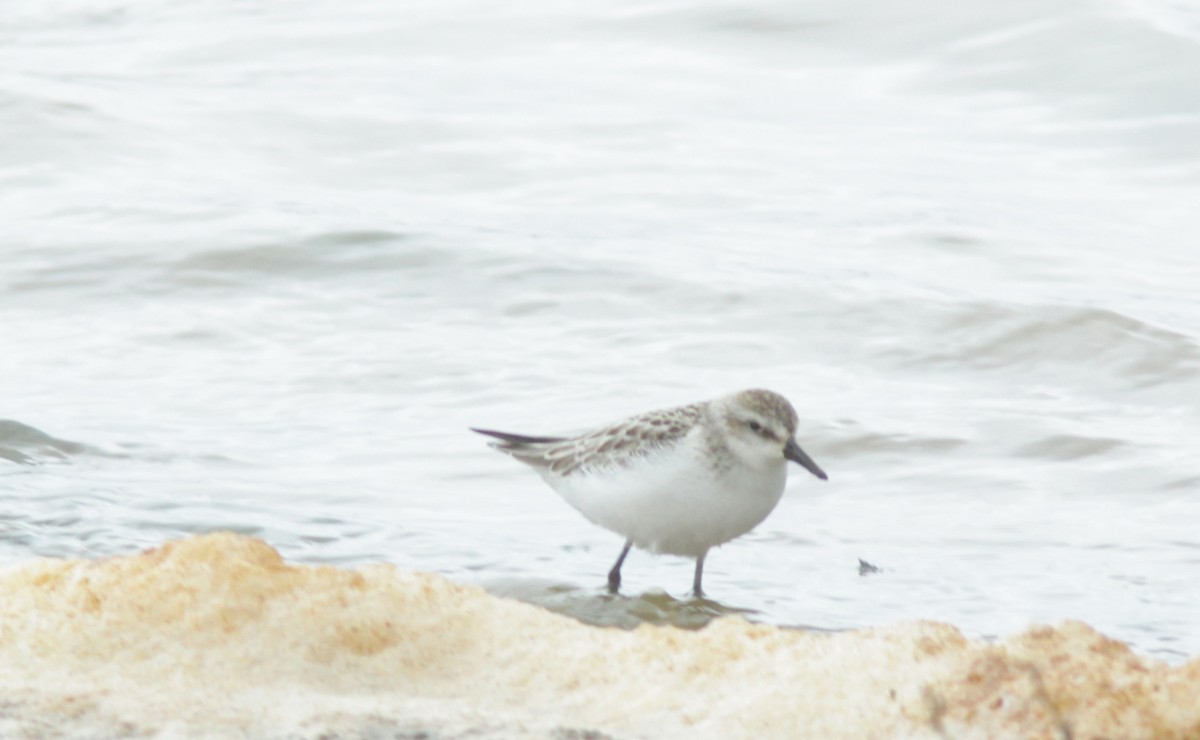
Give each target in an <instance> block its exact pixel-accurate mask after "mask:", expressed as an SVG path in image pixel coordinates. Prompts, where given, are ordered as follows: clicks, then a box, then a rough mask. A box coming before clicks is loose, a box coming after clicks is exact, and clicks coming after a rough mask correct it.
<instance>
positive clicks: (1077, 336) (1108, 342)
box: [907, 303, 1200, 387]
mask: <svg viewBox="0 0 1200 740" xmlns="http://www.w3.org/2000/svg"><path fill="white" fill-rule="evenodd" d="M937 334H938V335H939V336H941V337H942V339H943V341H941V342H940V343H939V344H937V345H935V346H936V349H934V350H933V351H928V352H921V353H920V354H918V355H917V356H915V357H914V358H913V362H914V363H920V364H930V363H940V364H945V365H953V366H957V367H961V366H969V367H974V368H978V369H987V370H992V369H1003V370H1005V371H1012V370H1021V369H1035V368H1038V367H1042V366H1066V367H1069V368H1072V369H1086V370H1087V371H1089V372H1092V373H1096V372H1099V373H1103V374H1107V375H1109V376H1111V377H1113V378H1114V379H1116V380H1118V381H1121V382H1122V384H1124V385H1129V386H1134V387H1143V386H1154V385H1158V384H1161V383H1168V382H1178V381H1183V380H1195V379H1197V378H1200V347H1198V346H1197V342H1196V339H1195V338H1193V337H1191V336H1188V335H1187V334H1183V333H1180V332H1177V331H1172V330H1170V329H1165V328H1162V327H1159V326H1155V325H1153V324H1150V323H1147V322H1145V321H1141V320H1138V319H1136V318H1133V317H1130V316H1126V315H1125V314H1122V313H1118V312H1116V311H1111V310H1107V309H1100V308H1090V307H1079V306H1028V307H1017V306H1012V305H1002V304H995V303H989V304H982V305H973V306H970V307H968V308H966V309H963V310H959V311H956V312H955V313H954V315H952V316H951V317H950V319H949V320H947V321H945V322H944V325H943V326H942V327H940V329H939V330H938V331H937ZM907 351H913V350H911V349H909V350H907Z"/></svg>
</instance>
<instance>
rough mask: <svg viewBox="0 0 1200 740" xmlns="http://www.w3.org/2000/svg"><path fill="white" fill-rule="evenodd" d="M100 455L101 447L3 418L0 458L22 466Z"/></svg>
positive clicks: (0, 434) (0, 425)
mask: <svg viewBox="0 0 1200 740" xmlns="http://www.w3.org/2000/svg"><path fill="white" fill-rule="evenodd" d="M88 454H92V455H101V454H104V453H103V452H102V451H101V450H99V449H97V448H95V447H91V446H89V445H85V444H83V443H81V442H72V441H70V440H66V439H59V438H58V437H53V436H51V435H49V434H46V433H45V432H43V431H41V430H40V429H35V428H34V427H31V426H29V425H28V424H22V423H21V422H19V421H13V420H11V419H0V459H3V460H8V461H10V462H15V463H19V464H22V465H33V464H36V463H39V462H58V461H64V460H67V459H68V458H71V457H74V456H76V455H88Z"/></svg>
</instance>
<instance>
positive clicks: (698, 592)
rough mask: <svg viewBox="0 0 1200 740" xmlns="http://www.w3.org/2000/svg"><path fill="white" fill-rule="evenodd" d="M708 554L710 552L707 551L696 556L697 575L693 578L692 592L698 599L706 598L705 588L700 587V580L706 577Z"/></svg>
mask: <svg viewBox="0 0 1200 740" xmlns="http://www.w3.org/2000/svg"><path fill="white" fill-rule="evenodd" d="M707 554H708V553H707V552H705V553H704V554H703V555H701V556H700V557H698V558H696V577H695V578H694V579H692V594H693V595H694V596H695V597H696V598H697V599H703V598H704V589H703V588H701V587H700V581H701V580H702V579H703V578H704V556H705V555H707Z"/></svg>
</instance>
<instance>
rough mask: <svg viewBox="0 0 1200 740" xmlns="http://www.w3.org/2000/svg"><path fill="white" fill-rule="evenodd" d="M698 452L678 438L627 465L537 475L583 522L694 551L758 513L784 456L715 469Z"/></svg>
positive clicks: (775, 485) (750, 522) (642, 541)
mask: <svg viewBox="0 0 1200 740" xmlns="http://www.w3.org/2000/svg"><path fill="white" fill-rule="evenodd" d="M700 453H701V450H698V449H696V448H695V447H693V446H690V445H680V446H679V447H675V448H672V449H668V450H663V451H660V452H656V453H653V454H651V455H648V456H646V457H643V458H638V459H636V460H635V461H633V463H632V464H631V465H629V466H628V467H614V468H609V469H606V470H601V471H583V470H580V471H576V472H574V473H573V474H572V475H569V476H558V475H554V474H551V473H549V472H546V473H543V477H544V478H545V480H546V482H547V483H549V484H550V486H551V487H552V488H554V490H556V491H558V493H559V494H560V495H561V496H562V497H563V498H564V499H566V501H567V503H569V504H571V505H572V506H574V507H575V508H576V509H578V510H579V511H580V512H581V513H582V514H583V515H584V516H585V517H587V518H588V519H589V520H590V521H592V522H593V523H595V524H598V525H600V526H601V527H604V528H606V529H609V530H612V531H613V532H616V533H618V534H620V535H622V536H624V537H627V538H629V539H631V540H633V543H634V544H635V545H637V546H638V547H640V548H643V549H646V550H650V551H652V552H662V553H668V554H671V555H684V556H687V557H699V556H701V555H703V554H704V553H705V551H707V550H708V549H709V548H710V547H713V546H715V545H720V544H722V543H724V542H728V541H729V540H732V539H734V538H735V537H739V536H741V535H743V534H745V533H747V532H749V531H750V530H751V529H753V528H754V527H755V526H757V525H758V524H759V522H761V521H762V520H763V519H766V517H767V515H768V514H770V513H771V511H772V510H773V509H774V508H775V505H776V504H777V503H779V499H780V497H781V496H782V495H783V488H784V484H785V483H786V482H787V463H786V461H784V460H780V462H779V465H768V466H765V468H750V467H748V466H745V465H741V464H734V465H733V466H732V467H730V468H729V469H727V470H724V471H715V470H714V469H713V468H712V466H710V465H709V463H708V461H707V459H705V458H704V457H703V455H702V454H700Z"/></svg>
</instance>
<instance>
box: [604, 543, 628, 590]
mask: <svg viewBox="0 0 1200 740" xmlns="http://www.w3.org/2000/svg"><path fill="white" fill-rule="evenodd" d="M631 547H633V540H625V547H623V548H622V549H621V555H620V557H618V558H617V564H616V565H614V566H613V567H612V570H610V571H609V572H608V591H609V593H614V594H615V593H616V592H617V589H619V588H621V563H624V562H625V556H626V555H628V554H629V548H631Z"/></svg>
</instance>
